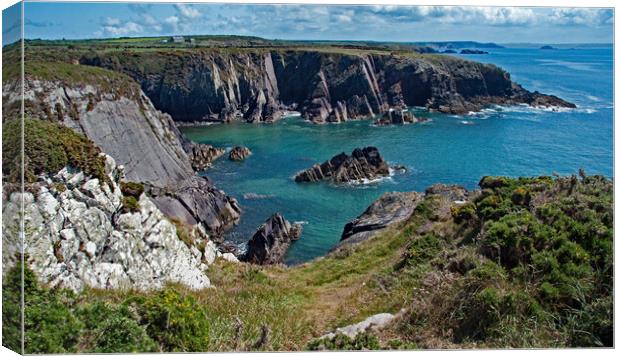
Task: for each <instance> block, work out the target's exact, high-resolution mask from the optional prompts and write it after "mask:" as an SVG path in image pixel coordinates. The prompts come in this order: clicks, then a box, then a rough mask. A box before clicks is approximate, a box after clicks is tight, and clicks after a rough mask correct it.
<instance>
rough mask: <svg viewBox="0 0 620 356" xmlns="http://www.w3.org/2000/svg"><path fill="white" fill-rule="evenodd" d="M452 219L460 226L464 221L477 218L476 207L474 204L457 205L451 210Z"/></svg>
mask: <svg viewBox="0 0 620 356" xmlns="http://www.w3.org/2000/svg"><path fill="white" fill-rule="evenodd" d="M450 212H451V213H452V218H453V219H454V222H456V223H457V224H460V223H462V222H464V221H469V220H471V219H472V218H474V217H475V216H476V206H475V205H474V204H473V203H469V202H468V203H465V204H463V205H456V206H452V207H451V208H450Z"/></svg>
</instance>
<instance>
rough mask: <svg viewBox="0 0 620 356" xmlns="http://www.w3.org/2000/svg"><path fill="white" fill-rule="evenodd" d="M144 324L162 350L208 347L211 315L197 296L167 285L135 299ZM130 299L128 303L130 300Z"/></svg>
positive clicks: (206, 348)
mask: <svg viewBox="0 0 620 356" xmlns="http://www.w3.org/2000/svg"><path fill="white" fill-rule="evenodd" d="M133 301H135V302H136V303H137V305H138V313H139V314H140V317H141V322H140V323H141V324H142V325H144V326H146V330H147V332H148V335H149V336H150V337H151V338H152V339H153V340H155V341H156V342H157V343H158V344H159V349H160V350H161V351H163V352H198V351H205V350H208V346H209V329H210V325H209V319H208V318H207V315H206V312H205V310H204V308H203V307H202V306H200V305H199V304H198V303H197V302H196V300H195V299H194V297H192V296H191V295H184V294H181V293H180V292H178V291H176V290H173V289H171V288H166V289H164V290H162V291H161V292H158V293H157V294H155V295H153V296H150V297H148V298H137V299H134V300H133ZM131 302H132V300H131V299H130V300H128V301H127V303H131Z"/></svg>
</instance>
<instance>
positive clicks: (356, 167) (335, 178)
mask: <svg viewBox="0 0 620 356" xmlns="http://www.w3.org/2000/svg"><path fill="white" fill-rule="evenodd" d="M389 174H390V168H389V166H388V164H387V162H386V161H385V160H384V159H383V157H381V155H380V154H379V150H378V149H377V148H376V147H366V148H363V149H360V148H356V149H355V150H353V153H352V154H351V155H350V156H349V155H347V154H346V153H344V152H342V153H340V154H339V155H336V156H334V157H332V159H330V160H329V161H325V162H323V163H322V164H320V165H319V164H315V165H314V166H312V167H311V168H308V169H306V170H304V171H301V172H299V173H297V174H296V175H295V181H296V182H318V181H322V180H329V181H331V182H334V183H348V182H359V181H364V180H373V179H377V178H381V177H385V176H388V175H389Z"/></svg>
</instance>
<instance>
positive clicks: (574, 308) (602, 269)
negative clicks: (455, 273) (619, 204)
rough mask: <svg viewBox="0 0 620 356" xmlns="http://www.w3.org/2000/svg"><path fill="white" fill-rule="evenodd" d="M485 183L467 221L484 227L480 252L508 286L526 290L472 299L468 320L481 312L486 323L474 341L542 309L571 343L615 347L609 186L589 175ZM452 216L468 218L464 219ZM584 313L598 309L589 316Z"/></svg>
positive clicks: (486, 291) (485, 292)
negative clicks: (500, 324) (606, 307)
mask: <svg viewBox="0 0 620 356" xmlns="http://www.w3.org/2000/svg"><path fill="white" fill-rule="evenodd" d="M480 186H481V188H483V192H482V194H481V195H480V197H478V198H477V199H476V200H475V205H476V206H475V208H476V212H477V214H476V216H473V217H471V218H470V219H478V220H479V221H481V222H482V224H483V225H482V228H481V230H480V232H479V236H478V238H477V242H476V243H477V244H478V247H479V251H480V252H481V254H482V255H484V256H485V257H487V258H489V259H490V260H492V261H495V262H497V264H498V265H499V266H501V267H502V269H503V270H504V271H505V274H506V276H507V278H508V280H507V283H510V284H519V285H522V286H523V287H525V288H524V290H526V291H527V293H526V294H523V293H521V294H518V298H516V297H515V296H517V294H514V293H512V292H508V293H507V291H508V290H509V289H510V288H501V289H500V290H496V289H489V288H485V289H482V290H481V291H479V292H477V293H476V294H475V295H472V297H473V298H471V299H470V303H469V304H471V303H473V304H474V305H475V307H471V306H470V307H467V308H470V309H471V310H470V311H465V314H467V315H464V316H463V317H464V318H467V317H468V315H469V316H471V317H474V316H476V315H477V317H476V319H477V320H479V323H486V325H477V326H476V327H473V328H470V329H471V330H480V332H478V333H477V334H476V335H472V334H470V335H469V336H476V337H478V338H482V339H484V337H485V336H487V335H488V334H485V332H484V331H485V330H489V329H493V328H492V327H491V326H492V325H493V324H497V322H499V321H500V320H503V319H504V318H506V317H508V316H510V315H512V316H513V317H517V318H521V319H523V320H525V319H528V318H531V317H537V318H541V314H540V313H533V311H540V310H542V309H544V310H545V311H547V313H548V315H547V316H550V317H552V318H553V320H554V321H555V322H554V323H555V326H556V327H557V328H558V329H560V330H564V331H565V332H566V333H568V334H570V335H575V336H574V337H571V338H570V340H569V343H570V345H572V346H578V345H580V346H595V345H611V344H610V341H611V338H610V337H609V335H610V334H611V330H612V328H611V326H610V320H609V319H607V316H608V315H610V314H609V313H610V311H609V310H607V311H605V310H603V309H604V307H603V306H604V305H608V304H606V302H605V301H606V300H608V299H609V298H610V295H611V293H612V285H611V282H612V274H611V271H612V269H613V262H612V258H613V250H612V243H613V218H612V211H611V210H612V207H613V204H612V195H613V186H612V184H611V182H610V181H608V180H607V179H605V178H603V177H598V176H593V177H586V176H585V175H583V176H582V178H581V179H579V178H577V177H575V176H572V177H568V178H557V179H556V180H553V179H551V178H547V177H540V178H533V179H523V178H521V179H506V178H493V177H486V178H484V179H483V180H482V181H481V182H480ZM454 219H455V222H457V223H460V222H461V221H462V220H465V219H460V215H459V214H457V215H455V216H454ZM470 273H477V272H476V270H474V271H471V272H470ZM498 275H499V274H498ZM510 293H512V294H510ZM508 296H511V297H510V298H511V299H510V303H508V304H506V298H507V297H508ZM507 305H509V306H510V307H509V308H507V307H506V306H507ZM515 306H517V308H515ZM584 310H592V311H594V312H592V313H589V314H588V317H587V318H586V317H585V315H584ZM490 312H492V313H490ZM594 318H600V319H599V320H598V321H597V322H593V320H592V319H594ZM577 321H582V322H583V324H581V326H579V325H578V324H579V323H578V322H577ZM584 324H585V325H584ZM595 324H596V325H600V327H594V326H593V325H595ZM579 328H584V329H587V331H584V330H581V331H578V330H577V329H579ZM577 335H578V336H577Z"/></svg>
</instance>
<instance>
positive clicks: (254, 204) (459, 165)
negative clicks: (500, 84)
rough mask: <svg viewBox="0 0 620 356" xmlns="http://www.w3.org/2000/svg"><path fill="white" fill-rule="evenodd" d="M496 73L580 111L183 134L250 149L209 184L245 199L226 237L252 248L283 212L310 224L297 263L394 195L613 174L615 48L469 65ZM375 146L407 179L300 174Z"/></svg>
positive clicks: (501, 54) (497, 110)
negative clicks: (506, 180)
mask: <svg viewBox="0 0 620 356" xmlns="http://www.w3.org/2000/svg"><path fill="white" fill-rule="evenodd" d="M468 58H472V59H475V60H478V61H485V62H490V63H494V64H497V65H499V66H501V67H502V68H504V69H506V70H508V71H509V72H511V73H512V77H513V79H514V80H516V81H518V82H520V83H521V84H523V86H524V87H526V88H527V89H529V90H539V91H541V92H548V93H552V94H555V95H558V96H560V97H562V98H565V99H567V100H570V101H572V102H575V103H576V104H577V105H578V108H577V109H570V110H559V111H554V110H551V109H533V108H529V107H526V106H514V107H491V108H488V109H485V110H483V111H482V112H479V113H471V114H469V115H445V114H436V113H429V112H427V111H426V110H424V109H423V108H411V110H412V111H413V112H414V114H415V115H416V116H418V117H425V118H428V119H429V120H428V121H427V122H424V123H419V124H411V125H404V126H386V127H377V126H374V125H373V120H372V119H370V120H361V121H349V122H345V123H341V124H327V125H315V124H311V123H308V122H304V121H303V120H302V119H301V118H299V117H288V118H285V119H283V120H281V121H278V122H276V123H274V124H246V123H232V124H219V125H211V126H203V127H186V128H182V131H183V133H184V134H186V135H187V136H188V137H189V138H190V139H191V140H193V141H196V142H201V143H209V144H212V145H215V146H219V147H227V148H231V147H232V146H234V145H244V146H247V147H249V148H250V149H251V150H252V152H253V154H252V155H251V156H250V157H249V158H248V159H246V160H245V161H242V162H232V161H229V160H227V159H226V158H225V157H223V158H220V159H219V160H217V161H216V162H215V163H214V165H213V167H211V168H209V169H208V170H207V171H205V172H204V174H206V175H208V176H209V177H210V178H211V179H212V180H213V181H214V182H215V184H216V186H217V187H218V188H220V189H223V190H224V191H225V192H226V193H227V194H229V195H231V196H233V197H235V198H237V199H238V200H239V203H240V204H241V206H242V208H243V213H242V217H241V221H240V224H239V225H238V226H237V227H235V228H234V229H232V230H231V231H230V232H228V234H227V236H226V238H227V239H228V240H230V241H233V242H235V243H238V244H243V243H245V242H246V241H247V240H248V239H249V237H250V236H252V234H253V233H254V231H255V230H256V228H257V227H258V226H259V225H260V224H261V223H263V222H264V221H265V219H267V218H268V217H269V216H270V215H271V214H272V213H274V212H280V213H282V214H283V215H284V217H285V218H286V219H288V220H290V221H291V222H302V223H303V224H304V231H303V233H302V237H301V239H300V240H299V241H297V242H295V243H294V244H293V245H292V247H291V249H290V250H289V252H288V254H287V257H286V262H287V263H289V264H296V263H301V262H304V261H308V260H310V259H312V258H315V257H318V256H321V255H324V254H325V253H326V252H328V251H329V250H330V249H331V248H332V247H333V246H334V245H335V244H336V243H337V242H338V241H339V239H340V235H341V233H342V229H343V227H344V225H345V223H346V222H348V221H349V220H351V219H353V218H355V217H356V216H357V215H359V214H360V213H362V212H363V211H364V210H365V209H366V207H367V206H368V205H369V204H370V203H371V202H372V201H373V200H375V199H376V198H378V197H379V196H380V195H381V194H382V193H384V192H387V191H412V190H417V191H423V190H424V189H425V188H427V187H428V186H430V185H432V184H435V183H449V184H460V185H463V186H465V187H466V188H469V189H474V188H476V186H477V183H478V181H479V180H480V178H481V177H482V176H484V175H506V176H512V177H516V176H537V175H551V174H552V173H554V172H556V173H559V174H573V173H576V172H577V170H578V169H579V168H583V169H585V170H586V172H587V173H588V174H603V175H606V176H609V177H611V176H612V175H613V104H612V103H613V91H612V81H611V78H612V75H611V73H612V71H613V67H612V66H613V57H612V51H611V50H610V49H587V50H586V49H580V50H558V51H544V50H538V49H496V50H494V51H493V53H491V54H489V55H477V56H468ZM365 146H375V147H377V148H378V149H379V151H380V152H381V154H382V156H383V157H384V158H385V159H386V160H387V161H388V162H389V163H390V165H394V164H402V165H405V166H406V167H407V169H408V171H407V172H406V173H404V174H395V175H393V176H392V177H390V178H387V179H384V180H381V181H379V182H375V183H371V184H365V185H340V186H337V185H332V184H329V183H315V184H300V183H295V182H294V181H293V178H292V177H293V175H294V174H295V173H296V172H298V171H300V170H302V169H305V168H308V167H310V166H311V165H313V164H314V163H319V162H323V161H325V160H326V159H329V158H331V157H332V156H334V155H336V154H338V153H340V152H346V153H351V151H352V150H353V149H354V148H356V147H365Z"/></svg>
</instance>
